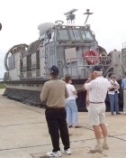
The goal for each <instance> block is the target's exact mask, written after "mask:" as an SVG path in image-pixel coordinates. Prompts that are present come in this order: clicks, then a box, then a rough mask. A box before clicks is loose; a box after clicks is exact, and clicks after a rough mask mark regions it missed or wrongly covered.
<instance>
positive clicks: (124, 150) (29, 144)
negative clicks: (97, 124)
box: [0, 90, 126, 158]
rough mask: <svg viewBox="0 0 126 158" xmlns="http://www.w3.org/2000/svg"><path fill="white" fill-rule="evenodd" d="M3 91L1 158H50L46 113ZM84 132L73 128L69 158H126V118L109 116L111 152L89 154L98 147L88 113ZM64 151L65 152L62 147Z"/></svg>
mask: <svg viewBox="0 0 126 158" xmlns="http://www.w3.org/2000/svg"><path fill="white" fill-rule="evenodd" d="M3 92H4V90H0V158H40V157H41V158H44V157H45V158H46V156H45V155H46V152H47V151H51V150H52V145H51V141H50V137H49V134H48V129H47V124H46V121H45V116H44V111H45V110H44V109H40V108H36V107H33V106H28V105H25V104H22V103H20V102H16V101H13V100H10V99H7V98H6V97H3V96H2V94H3ZM79 122H80V125H81V126H82V127H81V128H76V129H75V128H70V129H69V134H70V141H71V148H72V155H71V156H68V155H64V154H62V157H64V158H66V157H69V158H126V115H123V114H122V115H114V116H111V115H110V113H106V123H107V124H108V131H109V138H108V143H109V146H110V149H109V150H104V151H103V153H102V154H100V153H95V154H91V153H89V150H90V149H91V148H92V147H93V146H94V145H95V139H94V134H93V130H92V128H90V127H89V126H88V123H87V122H88V121H87V113H86V112H81V113H79ZM61 149H63V146H62V143H61Z"/></svg>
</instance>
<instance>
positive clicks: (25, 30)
mask: <svg viewBox="0 0 126 158" xmlns="http://www.w3.org/2000/svg"><path fill="white" fill-rule="evenodd" d="M125 6H126V0H0V22H1V23H2V25H3V28H2V31H1V32H0V77H3V72H4V64H3V63H4V61H3V60H4V56H5V53H6V52H7V50H8V49H9V48H10V47H12V46H13V45H16V44H19V43H26V44H29V43H31V42H33V41H34V40H36V39H37V38H38V37H39V34H38V29H37V27H38V25H39V24H40V23H43V22H55V21H56V20H58V19H61V20H64V21H66V20H65V16H64V15H63V14H64V13H65V12H67V11H69V10H71V9H73V8H75V9H78V11H77V12H76V20H75V22H76V23H77V24H81V25H83V23H84V20H85V16H84V15H83V13H84V12H85V11H86V9H88V8H89V9H90V10H91V11H92V12H93V13H94V14H93V15H92V16H91V17H90V18H89V21H88V23H90V25H91V29H92V30H93V31H94V32H95V35H96V38H97V40H98V42H99V45H101V46H103V47H104V48H105V49H106V50H107V52H109V51H111V50H113V49H115V48H116V49H118V50H120V49H121V48H122V43H124V42H125V41H126V20H125V15H126V7H125Z"/></svg>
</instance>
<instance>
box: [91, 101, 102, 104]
mask: <svg viewBox="0 0 126 158" xmlns="http://www.w3.org/2000/svg"><path fill="white" fill-rule="evenodd" d="M90 103H93V104H101V103H104V102H91V101H90Z"/></svg>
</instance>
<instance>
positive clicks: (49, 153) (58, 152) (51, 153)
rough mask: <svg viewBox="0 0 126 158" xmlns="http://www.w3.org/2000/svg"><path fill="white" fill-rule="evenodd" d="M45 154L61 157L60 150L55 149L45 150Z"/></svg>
mask: <svg viewBox="0 0 126 158" xmlns="http://www.w3.org/2000/svg"><path fill="white" fill-rule="evenodd" d="M47 156H48V157H61V152H60V151H56V152H53V151H51V152H47Z"/></svg>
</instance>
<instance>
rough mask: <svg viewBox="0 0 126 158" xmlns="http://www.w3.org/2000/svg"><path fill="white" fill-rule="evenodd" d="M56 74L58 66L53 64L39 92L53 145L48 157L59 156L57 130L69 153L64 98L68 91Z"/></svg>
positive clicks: (66, 151) (68, 153) (65, 150)
mask: <svg viewBox="0 0 126 158" xmlns="http://www.w3.org/2000/svg"><path fill="white" fill-rule="evenodd" d="M58 74H59V69H58V67H57V66H55V65H53V66H52V67H51V68H50V80H49V81H47V82H45V84H44V85H43V88H42V92H41V94H40V100H41V101H42V102H46V105H47V108H46V111H45V116H46V121H47V125H48V129H49V134H50V136H51V140H52V146H53V150H52V151H51V152H47V156H49V157H60V156H61V152H60V147H59V132H60V135H61V139H62V143H63V145H64V152H65V153H66V154H67V155H70V154H71V149H70V140H69V134H68V128H67V123H66V110H65V99H66V98H67V97H68V92H67V89H66V84H65V82H63V81H62V80H59V79H58Z"/></svg>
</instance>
